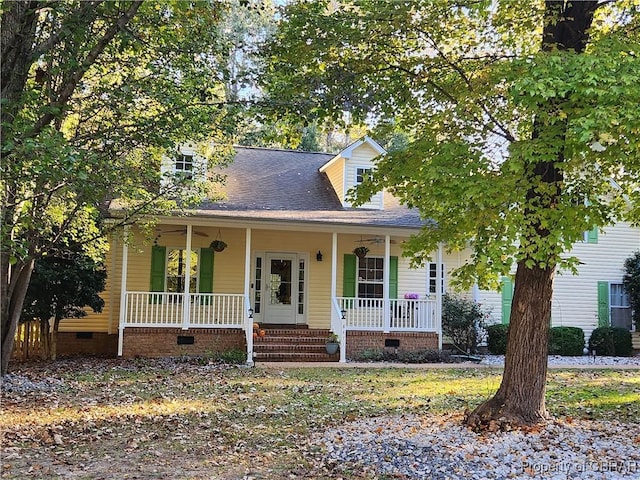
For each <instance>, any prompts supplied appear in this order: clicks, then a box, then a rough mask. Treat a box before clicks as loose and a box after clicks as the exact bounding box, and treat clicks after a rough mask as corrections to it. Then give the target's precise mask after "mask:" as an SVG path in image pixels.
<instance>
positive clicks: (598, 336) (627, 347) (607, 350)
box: [589, 327, 633, 357]
mask: <svg viewBox="0 0 640 480" xmlns="http://www.w3.org/2000/svg"><path fill="white" fill-rule="evenodd" d="M589 350H591V351H594V350H595V352H596V354H597V355H613V356H617V357H629V356H631V352H632V350H633V346H632V344H631V332H629V331H628V330H627V329H626V328H620V327H599V328H596V329H595V330H594V331H593V332H592V333H591V337H590V338H589Z"/></svg>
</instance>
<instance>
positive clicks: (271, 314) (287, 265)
mask: <svg viewBox="0 0 640 480" xmlns="http://www.w3.org/2000/svg"><path fill="white" fill-rule="evenodd" d="M266 259H267V265H266V267H267V268H266V269H265V270H266V272H265V275H266V278H265V279H264V284H265V286H266V292H265V294H266V295H265V297H266V298H265V300H266V301H265V312H264V321H265V322H266V323H290V324H294V323H296V305H297V303H298V302H297V298H298V282H297V281H296V279H297V278H298V256H297V255H296V254H294V253H268V254H267V256H266Z"/></svg>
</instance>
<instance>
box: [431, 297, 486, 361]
mask: <svg viewBox="0 0 640 480" xmlns="http://www.w3.org/2000/svg"><path fill="white" fill-rule="evenodd" d="M487 316H488V315H487V313H486V312H485V311H483V309H482V307H481V306H480V304H479V303H477V302H474V301H473V300H468V299H466V298H462V297H457V296H454V295H450V294H445V295H444V296H443V297H442V333H443V334H444V335H446V336H447V337H449V338H450V339H451V341H452V342H453V345H454V346H455V347H456V348H457V349H459V350H462V351H463V352H465V353H476V352H477V351H478V344H479V343H480V342H482V340H484V337H485V335H486V323H485V320H486V318H487Z"/></svg>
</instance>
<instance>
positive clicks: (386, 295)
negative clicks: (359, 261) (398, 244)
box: [382, 235, 391, 333]
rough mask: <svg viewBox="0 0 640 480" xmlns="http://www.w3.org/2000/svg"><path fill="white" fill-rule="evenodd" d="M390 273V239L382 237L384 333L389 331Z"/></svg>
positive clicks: (387, 236)
mask: <svg viewBox="0 0 640 480" xmlns="http://www.w3.org/2000/svg"><path fill="white" fill-rule="evenodd" d="M390 273H391V237H390V236H389V235H385V236H384V276H383V282H382V297H383V300H382V321H383V330H384V333H389V331H390V330H391V301H390V299H389V292H390V289H389V276H390V275H389V274H390Z"/></svg>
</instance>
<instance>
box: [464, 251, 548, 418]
mask: <svg viewBox="0 0 640 480" xmlns="http://www.w3.org/2000/svg"><path fill="white" fill-rule="evenodd" d="M554 273H555V268H546V269H541V268H537V267H534V268H527V267H526V266H525V265H524V262H520V264H519V265H518V269H517V272H516V281H515V292H514V295H513V303H512V308H511V324H510V327H509V342H508V344H507V354H506V357H505V368H504V374H503V377H502V383H501V385H500V388H499V389H498V392H497V393H496V394H495V396H494V397H493V398H491V399H490V400H488V401H487V402H485V403H483V404H482V405H480V406H479V407H478V408H477V409H476V410H475V411H474V412H473V413H472V414H471V415H470V416H469V418H468V420H467V423H468V424H469V425H471V426H473V427H476V428H485V427H487V428H490V429H493V428H494V427H495V428H505V427H506V428H509V427H510V426H512V425H523V424H525V425H531V424H535V423H539V422H541V421H544V420H546V419H547V418H548V417H549V414H548V412H547V409H546V406H545V389H546V377H547V348H548V338H549V328H550V320H551V296H552V293H553V277H554ZM492 422H494V423H492Z"/></svg>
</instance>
